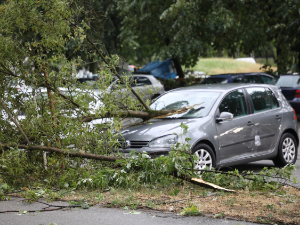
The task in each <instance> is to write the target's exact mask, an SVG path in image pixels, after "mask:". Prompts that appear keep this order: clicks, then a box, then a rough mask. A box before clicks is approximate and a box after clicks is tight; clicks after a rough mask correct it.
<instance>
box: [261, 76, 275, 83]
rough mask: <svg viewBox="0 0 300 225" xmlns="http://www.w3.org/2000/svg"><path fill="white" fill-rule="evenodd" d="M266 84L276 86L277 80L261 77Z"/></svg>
mask: <svg viewBox="0 0 300 225" xmlns="http://www.w3.org/2000/svg"><path fill="white" fill-rule="evenodd" d="M260 78H261V79H262V81H263V82H264V84H274V81H275V78H271V77H267V76H261V77H260Z"/></svg>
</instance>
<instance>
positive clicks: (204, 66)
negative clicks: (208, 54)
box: [186, 58, 277, 75]
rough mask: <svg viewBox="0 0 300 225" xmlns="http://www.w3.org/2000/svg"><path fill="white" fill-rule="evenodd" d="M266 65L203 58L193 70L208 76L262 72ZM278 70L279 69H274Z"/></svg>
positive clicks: (228, 59)
mask: <svg viewBox="0 0 300 225" xmlns="http://www.w3.org/2000/svg"><path fill="white" fill-rule="evenodd" d="M263 65H264V64H260V63H256V64H254V63H248V62H242V61H236V60H234V59H232V58H201V59H199V61H198V63H197V64H196V66H194V67H193V68H186V69H192V70H194V71H203V72H205V73H206V74H208V75H213V74H222V73H251V72H262V70H261V69H260V68H261V67H262V66H263ZM273 70H277V68H275V67H274V68H273Z"/></svg>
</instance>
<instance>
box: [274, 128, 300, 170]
mask: <svg viewBox="0 0 300 225" xmlns="http://www.w3.org/2000/svg"><path fill="white" fill-rule="evenodd" d="M286 138H291V139H292V141H293V142H294V145H295V157H294V159H293V160H292V162H287V161H286V160H285V158H284V157H283V153H282V146H283V142H284V140H285V139H286ZM297 154H298V146H297V142H296V139H295V137H294V135H292V134H291V133H284V134H283V135H282V136H281V138H280V141H279V145H278V153H277V156H276V158H274V159H273V162H274V164H275V166H278V167H283V166H285V165H287V164H290V163H292V164H295V162H296V160H297Z"/></svg>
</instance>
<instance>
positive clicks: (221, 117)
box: [216, 112, 233, 122]
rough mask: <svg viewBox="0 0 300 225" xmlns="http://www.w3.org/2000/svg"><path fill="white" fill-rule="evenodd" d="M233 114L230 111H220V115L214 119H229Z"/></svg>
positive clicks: (220, 120)
mask: <svg viewBox="0 0 300 225" xmlns="http://www.w3.org/2000/svg"><path fill="white" fill-rule="evenodd" d="M232 119H233V114H232V113H230V112H221V114H220V116H219V117H218V118H217V119H216V121H217V122H223V121H231V120H232Z"/></svg>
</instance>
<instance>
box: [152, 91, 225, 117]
mask: <svg viewBox="0 0 300 225" xmlns="http://www.w3.org/2000/svg"><path fill="white" fill-rule="evenodd" d="M219 96H220V92H209V91H174V92H169V93H167V94H165V95H163V96H161V97H160V98H158V99H157V100H156V101H155V102H153V103H152V104H151V105H150V108H151V109H152V110H171V109H181V108H184V107H186V108H187V109H185V110H182V111H180V112H176V113H173V114H170V115H167V116H166V118H197V117H203V116H206V115H207V114H208V113H209V111H210V109H211V108H212V106H213V105H214V103H215V101H216V100H217V98H218V97H219Z"/></svg>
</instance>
